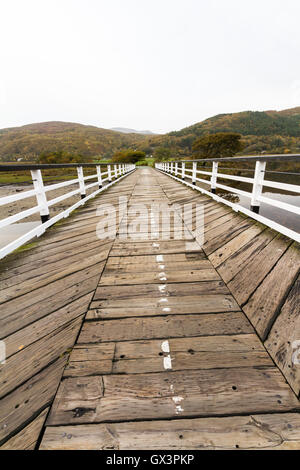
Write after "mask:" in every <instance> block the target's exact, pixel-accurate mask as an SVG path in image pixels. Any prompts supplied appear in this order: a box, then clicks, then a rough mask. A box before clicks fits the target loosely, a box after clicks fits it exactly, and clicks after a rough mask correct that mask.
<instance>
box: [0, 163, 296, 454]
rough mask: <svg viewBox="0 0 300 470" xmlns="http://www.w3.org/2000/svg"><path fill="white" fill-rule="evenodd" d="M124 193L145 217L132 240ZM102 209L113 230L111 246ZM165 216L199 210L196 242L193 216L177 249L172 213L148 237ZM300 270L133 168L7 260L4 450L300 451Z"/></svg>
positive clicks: (149, 172)
mask: <svg viewBox="0 0 300 470" xmlns="http://www.w3.org/2000/svg"><path fill="white" fill-rule="evenodd" d="M120 196H123V198H128V202H129V206H131V207H133V206H134V204H136V203H138V204H140V203H143V204H144V207H145V211H144V213H143V214H141V217H140V222H144V224H143V223H142V229H141V232H142V233H141V236H140V239H139V240H132V239H130V238H128V237H127V236H126V233H128V230H129V231H130V232H131V233H133V234H134V231H135V230H138V231H140V227H136V228H135V226H134V225H133V222H134V220H135V218H136V214H135V213H134V211H133V210H132V212H129V214H128V217H127V218H126V216H124V213H123V212H122V207H120V206H119V202H120V200H119V197H120ZM103 203H106V204H110V205H112V206H111V207H115V208H117V212H116V215H117V216H118V217H117V220H119V219H120V223H117V234H116V236H115V237H113V238H112V239H106V240H101V239H99V238H98V236H97V233H96V229H97V228H98V235H99V230H100V228H101V227H100V228H99V221H100V222H101V220H103V217H104V215H100V214H99V213H98V215H96V208H97V206H99V204H103ZM162 203H165V204H167V205H169V207H170V206H171V205H172V204H177V205H178V207H180V205H183V204H190V203H194V204H197V205H198V206H200V207H201V208H203V209H204V243H202V240H201V233H200V235H199V236H198V235H197V236H196V237H195V236H194V235H193V233H192V232H193V228H194V225H195V217H194V216H193V217H192V219H191V221H190V222H188V223H186V231H185V238H184V239H181V240H177V239H176V232H177V229H179V228H181V226H182V218H181V215H180V210H179V209H178V208H177V209H178V210H177V211H176V213H174V214H173V216H171V218H172V217H173V218H172V222H173V229H172V230H171V236H170V234H169V233H168V226H167V224H164V223H163V224H160V227H159V229H158V237H156V236H155V238H153V239H149V234H148V232H149V227H148V226H147V225H146V224H147V223H148V222H149V217H148V215H149V214H150V213H151V212H150V208H151V207H154V206H155V204H162ZM153 205H154V206H153ZM108 210H109V209H108ZM186 210H187V212H188V211H191V212H192V208H191V207H190V206H188V207H187V209H186ZM193 214H194V213H193V212H192V215H193ZM114 217H115V213H114V212H113V208H112V210H111V215H110V218H109V220H111V221H112V220H113V219H114ZM151 222H152V223H153V225H154V226H155V220H154V216H153V215H152V218H151V216H150V223H151ZM185 222H186V221H185ZM113 232H114V226H112V228H111V235H112V236H113V235H114V233H113ZM299 260H300V255H299V247H298V245H297V244H296V243H293V242H292V241H291V240H289V239H287V238H286V237H284V236H281V235H279V234H278V233H276V232H274V231H272V230H270V229H268V228H266V227H264V226H262V225H261V224H258V223H256V222H255V221H253V220H251V219H249V218H245V217H242V216H240V215H239V214H236V213H235V212H233V211H231V209H229V208H227V207H224V206H222V205H220V204H218V203H216V202H215V201H212V200H211V199H210V198H209V197H207V196H203V195H201V194H200V193H198V192H196V191H193V190H192V189H189V188H187V187H185V186H183V185H180V184H179V183H178V182H176V181H174V180H172V179H170V178H169V177H168V176H166V175H163V174H161V173H159V172H157V171H155V170H153V169H150V168H149V169H140V170H137V171H136V172H134V173H133V174H131V175H130V176H128V177H126V178H125V179H124V180H122V181H121V182H120V183H118V184H117V185H115V186H114V187H111V188H109V189H108V190H107V191H106V192H105V193H103V194H102V195H101V196H100V197H99V198H97V199H95V200H93V202H90V203H89V204H88V205H87V206H86V207H85V208H84V209H81V210H80V211H78V212H77V213H75V214H74V215H73V216H72V217H71V218H68V219H66V221H64V222H63V223H61V224H59V225H57V226H55V227H54V228H53V229H51V230H49V232H48V233H46V234H45V235H44V236H43V237H42V238H41V239H40V240H39V241H38V242H37V243H35V244H34V246H30V247H27V248H26V249H25V250H24V251H22V252H20V253H17V254H14V255H12V256H10V257H8V259H7V261H5V262H4V263H3V268H2V271H1V273H0V280H1V285H2V290H1V294H0V302H1V304H0V308H1V317H0V328H1V338H2V340H4V341H5V344H6V350H7V359H6V363H5V364H4V365H2V366H1V369H0V394H1V395H0V396H1V397H2V399H1V401H0V410H1V411H0V442H2V447H0V448H2V449H5V448H9V449H12V448H34V447H36V448H41V449H141V448H142V449H143V448H144V449H145V448H147V449H159V448H164V449H188V448H199V449H201V448H206V449H228V448H229V449H231V448H242V449H248V448H251V449H257V448H265V449H269V448H276V449H278V448H280V449H286V448H289V449H290V448H294V449H300V414H299V411H300V402H299V400H298V397H299V388H300V373H299V368H300V365H298V364H297V361H294V362H293V360H292V358H293V357H294V358H295V357H296V356H295V354H293V352H294V350H293V347H294V346H293V345H294V344H295V342H296V341H297V340H299V339H300V319H299V277H298V276H299V268H300V264H299Z"/></svg>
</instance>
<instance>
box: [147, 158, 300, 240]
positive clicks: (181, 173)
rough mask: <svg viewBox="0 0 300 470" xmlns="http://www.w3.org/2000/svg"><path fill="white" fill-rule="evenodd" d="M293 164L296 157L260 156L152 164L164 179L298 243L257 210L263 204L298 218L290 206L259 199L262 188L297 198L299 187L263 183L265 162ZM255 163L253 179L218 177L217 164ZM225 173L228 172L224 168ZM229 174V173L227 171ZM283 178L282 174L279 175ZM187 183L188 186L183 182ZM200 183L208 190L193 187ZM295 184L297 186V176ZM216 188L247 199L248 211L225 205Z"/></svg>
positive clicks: (296, 235)
mask: <svg viewBox="0 0 300 470" xmlns="http://www.w3.org/2000/svg"><path fill="white" fill-rule="evenodd" d="M283 159H285V161H293V162H299V161H300V155H264V156H259V157H252V156H251V157H234V158H216V159H209V160H208V159H205V160H204V159H202V160H189V161H188V160H185V161H172V162H170V161H169V162H160V163H156V164H155V167H156V168H157V169H158V170H160V171H162V172H164V173H166V174H167V175H169V176H171V177H172V178H174V179H176V180H177V181H180V182H182V183H184V184H186V185H187V186H190V187H191V188H193V189H195V190H197V191H200V192H201V193H203V194H207V195H208V196H210V197H212V198H213V199H214V200H216V201H218V202H222V203H223V204H226V205H228V206H230V207H232V209H233V210H235V211H237V212H242V213H244V214H246V215H248V216H250V217H252V218H253V219H255V220H257V221H259V222H261V223H263V224H265V225H267V226H268V227H271V228H273V229H274V230H277V231H278V232H280V233H282V234H284V235H286V236H288V237H290V238H291V239H293V240H296V241H298V242H300V234H299V233H297V232H295V231H294V230H291V229H289V228H288V227H285V226H284V225H281V224H279V223H277V222H275V221H273V220H271V219H269V218H267V217H264V216H262V215H259V208H260V204H261V202H263V203H265V204H269V205H271V206H274V207H277V208H278V209H282V210H284V211H288V212H291V213H293V214H295V216H298V217H299V215H300V207H297V206H295V205H293V204H288V203H286V202H282V201H278V200H276V199H272V198H269V197H266V196H263V193H262V191H263V187H269V188H275V189H279V190H281V191H288V192H292V193H298V194H300V185H296V184H287V183H280V182H277V181H269V180H267V179H265V172H266V164H267V162H268V161H282V160H283ZM233 161H234V162H239V161H240V162H245V161H247V162H255V171H254V177H253V178H248V177H244V176H236V175H231V174H226V173H219V172H218V164H219V162H223V163H226V162H233ZM204 162H205V163H206V164H207V163H208V162H211V163H212V168H211V171H207V170H203V169H199V168H200V167H201V166H203V163H204ZM187 163H191V166H192V168H190V169H188V168H186V165H187ZM228 169H229V168H228ZM231 170H233V169H232V168H231ZM282 174H284V172H283V173H282ZM198 175H206V176H208V177H209V179H208V180H206V179H204V178H200V177H199V176H198ZM218 178H221V179H228V180H232V181H240V182H243V183H249V184H251V185H252V191H251V192H248V191H244V190H241V189H237V188H234V187H231V186H227V185H225V184H221V183H219V182H218ZM186 179H189V180H190V181H191V182H188V181H185V180H186ZM197 181H198V182H200V183H204V184H207V185H208V189H207V190H206V189H203V188H201V187H199V186H196V183H197ZM299 182H300V175H299ZM217 188H220V189H223V190H225V191H229V192H230V193H233V194H237V195H242V196H245V197H247V198H249V199H250V210H249V209H247V208H245V207H243V206H242V205H240V204H237V203H234V202H231V201H228V200H227V199H225V198H224V197H221V196H219V195H217V194H216V189H217Z"/></svg>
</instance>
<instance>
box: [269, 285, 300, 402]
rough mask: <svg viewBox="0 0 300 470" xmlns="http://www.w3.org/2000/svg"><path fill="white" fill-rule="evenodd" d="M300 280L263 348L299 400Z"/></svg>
mask: <svg viewBox="0 0 300 470" xmlns="http://www.w3.org/2000/svg"><path fill="white" fill-rule="evenodd" d="M299 299H300V279H299V277H298V279H297V281H296V282H295V284H294V285H293V287H292V289H291V290H290V292H289V294H288V296H287V299H286V301H285V303H284V305H283V307H282V309H281V311H280V314H279V315H278V316H277V319H276V321H275V322H274V324H273V326H272V329H271V331H270V333H269V335H268V337H267V339H266V341H265V346H266V348H267V350H268V351H269V353H270V354H271V356H272V358H273V360H274V361H275V363H276V364H277V365H278V367H279V368H280V370H281V371H282V373H283V374H284V376H285V377H286V379H287V380H288V382H289V384H290V385H291V387H292V389H293V390H294V392H295V393H296V395H297V396H298V397H299V398H300V308H299Z"/></svg>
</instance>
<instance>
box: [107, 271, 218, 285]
mask: <svg viewBox="0 0 300 470" xmlns="http://www.w3.org/2000/svg"><path fill="white" fill-rule="evenodd" d="M141 270H142V268H140V271H141ZM217 280H220V276H219V274H218V273H217V271H216V270H215V269H213V268H211V269H195V270H194V269H193V270H183V271H180V270H179V269H178V270H176V271H169V270H168V269H166V268H163V269H161V270H160V272H146V273H144V272H135V273H134V272H130V273H120V274H119V273H118V272H116V271H115V272H114V273H106V272H105V271H104V273H103V275H102V276H101V281H100V283H99V285H100V286H102V285H104V286H105V285H107V286H113V285H122V284H125V285H129V284H148V283H151V284H153V283H158V284H161V283H162V282H168V283H170V282H177V283H178V282H198V281H217Z"/></svg>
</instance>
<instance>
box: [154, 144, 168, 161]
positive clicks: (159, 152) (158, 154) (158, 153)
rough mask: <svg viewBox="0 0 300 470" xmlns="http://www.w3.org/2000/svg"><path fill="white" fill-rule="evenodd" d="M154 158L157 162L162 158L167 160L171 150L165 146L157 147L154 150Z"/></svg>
mask: <svg viewBox="0 0 300 470" xmlns="http://www.w3.org/2000/svg"><path fill="white" fill-rule="evenodd" d="M154 158H155V160H156V161H158V162H161V161H162V160H168V159H169V158H171V150H170V149H169V148H166V147H157V149H155V152H154Z"/></svg>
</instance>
